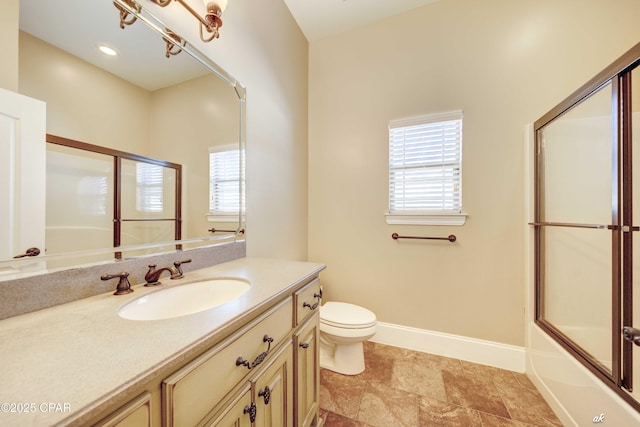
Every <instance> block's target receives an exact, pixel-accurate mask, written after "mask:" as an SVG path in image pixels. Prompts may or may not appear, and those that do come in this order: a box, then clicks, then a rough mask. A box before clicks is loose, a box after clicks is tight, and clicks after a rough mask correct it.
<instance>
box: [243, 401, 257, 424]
mask: <svg viewBox="0 0 640 427" xmlns="http://www.w3.org/2000/svg"><path fill="white" fill-rule="evenodd" d="M243 412H244V413H245V414H249V420H250V421H251V422H252V423H254V422H255V421H256V404H255V402H251V405H247V406H245V407H244V411H243Z"/></svg>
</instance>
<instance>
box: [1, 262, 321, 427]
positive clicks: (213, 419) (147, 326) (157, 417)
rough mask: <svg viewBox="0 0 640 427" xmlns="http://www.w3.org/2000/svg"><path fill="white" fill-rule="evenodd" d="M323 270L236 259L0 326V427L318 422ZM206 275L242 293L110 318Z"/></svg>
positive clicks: (313, 265)
mask: <svg viewBox="0 0 640 427" xmlns="http://www.w3.org/2000/svg"><path fill="white" fill-rule="evenodd" d="M323 269H324V265H322V264H316V263H308V262H291V261H282V260H269V259H258V258H241V259H238V260H235V261H231V262H226V263H222V264H218V265H215V266H213V267H208V268H204V269H200V270H196V271H186V272H185V278H184V279H181V280H169V279H168V278H162V282H163V284H161V285H159V286H157V287H144V286H142V285H134V286H133V289H134V292H133V293H131V294H128V295H119V296H114V295H112V293H108V294H101V295H97V296H94V297H90V298H85V299H82V300H78V301H74V302H71V303H68V304H63V305H59V306H55V307H51V308H47V309H44V310H40V311H37V312H33V313H28V314H24V315H21V316H16V317H12V318H9V319H5V320H2V321H0V339H2V342H3V349H2V352H1V353H0V354H1V359H2V360H1V362H2V365H1V366H2V367H1V368H0V370H1V372H0V373H1V374H2V378H3V387H2V390H1V391H0V402H1V403H2V404H3V407H2V413H0V425H12V426H22V425H25V426H29V425H31V426H44V425H83V426H85V425H99V426H116V425H117V426H176V427H183V426H192V425H193V426H195V425H198V426H216V425H241V426H251V425H254V426H315V425H318V395H319V364H318V362H319V360H318V347H319V332H318V312H319V306H320V284H319V279H318V276H319V273H320V272H321V271H322V270H323ZM218 278H219V279H231V278H232V279H236V280H243V281H246V282H248V283H250V288H249V289H248V290H247V291H246V292H245V293H243V294H242V295H240V296H239V297H236V298H235V299H232V300H230V301H229V302H226V303H224V304H222V305H220V306H217V307H214V308H210V309H207V310H204V311H200V312H197V313H193V314H189V315H184V316H179V317H173V318H168V319H161V320H129V319H124V318H122V317H121V316H119V314H118V312H119V310H120V309H121V308H122V307H123V306H124V305H126V304H128V303H130V302H131V301H134V300H137V299H140V297H143V296H145V295H148V294H151V293H155V292H162V290H163V289H168V288H170V287H178V286H182V285H185V284H189V283H192V282H198V281H203V280H209V279H218ZM114 286H115V283H114ZM7 404H9V405H10V406H7Z"/></svg>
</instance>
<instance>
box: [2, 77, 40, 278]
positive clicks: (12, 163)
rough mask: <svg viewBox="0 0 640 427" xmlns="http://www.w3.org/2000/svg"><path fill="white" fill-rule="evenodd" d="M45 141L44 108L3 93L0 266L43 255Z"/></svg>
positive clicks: (26, 98)
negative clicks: (33, 253)
mask: <svg viewBox="0 0 640 427" xmlns="http://www.w3.org/2000/svg"><path fill="white" fill-rule="evenodd" d="M45 137H46V104H45V103H44V102H42V101H38V100H36V99H33V98H29V97H26V96H24V95H20V94H18V93H15V92H11V91H8V90H4V89H0V200H2V202H3V203H0V260H6V259H11V258H13V257H14V256H16V255H20V254H23V253H25V252H26V250H27V249H28V248H31V247H35V248H39V249H40V251H41V253H44V239H45V197H46V195H45V178H46V163H45V159H46V154H45V149H46V146H45ZM7 201H8V203H7ZM1 273H2V271H0V274H1Z"/></svg>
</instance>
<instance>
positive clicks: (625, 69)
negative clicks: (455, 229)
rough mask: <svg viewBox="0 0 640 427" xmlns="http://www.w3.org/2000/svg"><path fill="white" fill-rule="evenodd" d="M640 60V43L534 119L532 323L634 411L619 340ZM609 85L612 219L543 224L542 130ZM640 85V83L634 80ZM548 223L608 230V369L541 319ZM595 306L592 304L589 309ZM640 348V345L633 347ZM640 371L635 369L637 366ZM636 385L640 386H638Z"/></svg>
mask: <svg viewBox="0 0 640 427" xmlns="http://www.w3.org/2000/svg"><path fill="white" fill-rule="evenodd" d="M639 64H640V43H639V44H637V45H636V46H634V47H633V48H632V49H631V50H629V51H628V52H627V53H625V54H624V55H623V56H621V57H620V58H618V59H617V60H616V61H615V62H614V63H612V64H611V65H610V66H609V67H607V68H605V69H604V70H603V71H602V72H600V73H599V74H598V75H596V76H595V77H594V78H593V79H591V80H590V81H588V82H587V83H585V84H584V85H583V86H582V87H580V88H579V89H578V90H576V91H575V92H574V93H573V94H571V95H570V96H569V97H567V98H566V99H565V100H563V101H562V102H561V103H560V104H558V105H557V106H556V107H554V108H553V109H551V110H550V111H549V112H548V113H546V114H545V115H544V116H542V117H541V118H540V119H539V120H537V121H536V122H535V123H534V138H535V139H534V150H535V152H534V157H533V158H534V162H535V165H534V180H535V182H534V198H535V200H534V222H532V223H531V224H530V225H532V226H533V227H534V263H535V271H534V274H535V278H534V280H535V323H536V324H537V325H538V326H539V327H540V328H541V329H542V330H544V331H545V332H546V333H547V334H549V335H550V336H551V337H552V338H553V339H554V340H555V341H557V342H558V343H559V344H560V345H561V346H562V347H563V348H564V349H565V350H567V351H568V352H569V353H571V354H572V355H573V356H574V357H575V358H576V359H577V360H579V361H580V362H581V363H582V364H583V365H584V366H586V367H587V368H588V369H589V370H590V371H591V372H592V373H594V374H595V375H596V376H597V377H598V378H600V379H601V380H602V381H603V382H605V383H606V384H607V385H608V386H609V387H611V388H612V389H613V390H614V391H615V392H616V393H618V394H619V395H620V396H622V397H623V398H624V399H625V400H626V401H628V402H629V403H630V404H631V405H632V406H633V407H634V408H635V409H636V410H640V402H638V401H637V400H636V399H635V398H633V397H632V396H631V395H630V393H629V392H630V391H632V390H633V386H634V385H633V383H632V378H633V375H632V371H633V365H632V352H633V344H632V343H631V342H629V341H626V340H624V339H623V334H622V328H623V325H631V324H632V319H633V317H632V316H633V301H632V295H633V271H632V269H633V262H632V260H633V233H634V232H637V231H639V230H640V228H638V226H637V225H634V224H633V223H632V220H633V216H632V213H633V200H632V194H633V193H632V172H633V164H632V156H631V154H632V138H631V136H632V135H631V123H632V111H633V110H632V108H631V107H632V106H631V85H632V81H631V71H632V70H633V69H634V68H636V67H637V66H638V65H639ZM609 83H611V118H612V125H613V126H612V129H613V132H612V144H611V162H612V163H611V172H612V173H611V175H612V176H611V196H612V197H611V220H610V223H609V224H580V223H559V222H545V220H544V209H545V206H544V197H543V195H544V188H543V185H544V180H543V179H542V176H543V167H544V159H543V156H542V154H541V152H542V146H541V144H542V142H541V139H542V138H541V136H542V129H544V127H545V126H547V125H549V124H550V123H552V122H553V121H554V120H556V119H557V118H559V117H560V116H562V115H563V114H565V113H567V112H568V111H570V110H571V109H573V108H574V107H576V106H578V105H580V104H581V103H582V102H584V101H585V100H587V99H589V97H590V96H591V95H592V94H594V93H596V92H597V91H598V90H599V89H600V88H602V87H604V86H605V85H608V84H609ZM636 84H640V82H636ZM548 227H565V228H566V227H578V228H598V229H603V228H604V229H607V230H609V231H610V233H611V254H612V256H611V258H612V259H611V304H612V307H611V309H612V310H611V338H612V340H611V357H612V360H611V369H610V370H609V369H607V368H606V367H604V366H603V365H602V364H601V363H598V361H597V360H596V359H595V358H594V357H593V356H592V355H591V354H589V353H588V352H587V351H585V350H584V349H583V348H582V347H580V346H579V345H578V344H576V343H575V342H574V341H572V340H571V338H569V337H568V336H567V335H566V334H564V333H563V332H562V331H561V330H560V329H559V328H558V327H556V325H554V324H553V323H552V322H550V321H549V320H548V319H546V318H545V313H544V302H545V286H544V277H545V272H544V259H545V258H544V250H545V241H544V235H545V234H544V230H545V229H547V228H548ZM594 309H597V307H594ZM636 351H640V348H638V349H636ZM637 368H638V369H640V367H637ZM638 386H639V387H640V385H638Z"/></svg>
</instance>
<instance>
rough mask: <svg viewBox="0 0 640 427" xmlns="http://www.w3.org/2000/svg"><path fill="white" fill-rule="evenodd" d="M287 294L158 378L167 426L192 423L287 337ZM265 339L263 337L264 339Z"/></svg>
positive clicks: (289, 312) (206, 412) (289, 306)
mask: <svg viewBox="0 0 640 427" xmlns="http://www.w3.org/2000/svg"><path fill="white" fill-rule="evenodd" d="M291 317H292V300H291V297H289V298H287V299H285V300H284V301H282V302H281V303H279V304H278V305H276V306H275V307H274V308H272V309H271V310H269V311H268V312H267V313H265V314H264V315H262V316H260V317H258V318H257V319H256V320H254V321H253V322H251V323H250V324H249V325H248V326H247V327H245V328H242V329H241V330H240V331H239V332H238V333H236V334H234V335H233V336H232V337H231V338H229V339H227V340H226V341H224V342H223V343H221V344H220V345H218V346H216V347H214V348H213V349H211V350H209V351H208V352H206V353H205V354H203V355H202V356H200V357H199V358H197V359H196V360H194V361H193V362H191V363H189V364H188V365H187V366H185V367H184V368H182V369H180V370H179V371H177V372H176V373H175V374H173V375H172V376H170V377H169V378H167V379H166V380H164V381H163V382H162V399H163V418H164V420H165V425H167V426H177V427H182V426H191V425H195V424H196V423H197V422H198V421H200V420H201V419H202V418H203V417H204V416H206V415H207V414H208V413H209V412H210V411H211V410H212V409H214V408H215V407H216V405H217V404H218V403H219V402H220V400H221V399H222V398H223V397H224V396H225V395H226V394H227V393H228V392H229V391H230V390H231V389H232V388H233V387H234V386H235V385H236V384H238V383H239V382H240V381H241V380H242V379H243V378H245V377H246V376H247V375H248V374H249V373H251V372H253V371H252V369H254V368H256V367H257V366H258V365H260V364H261V363H264V361H265V360H268V359H270V356H271V354H270V353H271V351H272V350H273V349H274V348H276V347H277V346H278V345H279V344H280V343H281V342H283V340H285V339H290V333H291ZM265 340H266V341H265Z"/></svg>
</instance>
